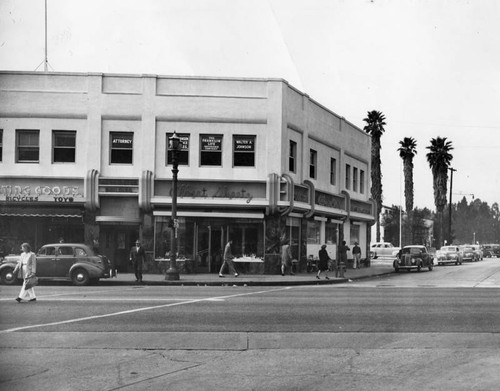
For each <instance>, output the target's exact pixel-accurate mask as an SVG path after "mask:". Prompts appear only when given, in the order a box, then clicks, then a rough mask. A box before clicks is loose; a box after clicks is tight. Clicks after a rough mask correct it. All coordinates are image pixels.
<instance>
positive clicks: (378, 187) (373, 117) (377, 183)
mask: <svg viewBox="0 0 500 391" xmlns="http://www.w3.org/2000/svg"><path fill="white" fill-rule="evenodd" d="M363 121H365V122H366V126H365V127H364V128H363V130H364V131H365V132H366V133H368V134H369V135H371V136H372V154H371V155H372V170H371V179H372V187H371V195H372V198H373V199H374V200H375V202H376V204H377V215H376V218H377V242H380V218H379V216H380V211H381V210H382V171H381V167H380V166H381V161H380V148H381V146H380V137H381V136H382V134H384V132H385V129H384V126H385V116H384V114H382V112H380V111H376V110H373V111H369V112H368V116H367V117H366V118H365V119H363Z"/></svg>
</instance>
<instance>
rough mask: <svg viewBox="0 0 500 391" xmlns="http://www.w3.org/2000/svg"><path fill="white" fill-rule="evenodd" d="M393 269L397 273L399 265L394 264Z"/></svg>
mask: <svg viewBox="0 0 500 391" xmlns="http://www.w3.org/2000/svg"><path fill="white" fill-rule="evenodd" d="M394 271H395V272H396V273H399V267H398V266H397V265H394Z"/></svg>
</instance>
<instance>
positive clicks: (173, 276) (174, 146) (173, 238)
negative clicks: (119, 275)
mask: <svg viewBox="0 0 500 391" xmlns="http://www.w3.org/2000/svg"><path fill="white" fill-rule="evenodd" d="M180 141H181V139H180V138H179V136H177V133H176V132H175V131H174V134H173V135H172V137H169V138H168V148H169V149H170V153H171V154H172V227H171V228H172V231H171V234H170V242H171V244H170V267H169V268H168V270H167V271H166V273H165V280H170V281H174V280H179V278H180V277H179V270H178V269H177V228H179V222H178V221H177V173H178V172H179V169H178V166H179V162H178V155H179V150H180Z"/></svg>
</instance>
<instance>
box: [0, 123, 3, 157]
mask: <svg viewBox="0 0 500 391" xmlns="http://www.w3.org/2000/svg"><path fill="white" fill-rule="evenodd" d="M2 156H3V130H2V129H0V162H1V161H2Z"/></svg>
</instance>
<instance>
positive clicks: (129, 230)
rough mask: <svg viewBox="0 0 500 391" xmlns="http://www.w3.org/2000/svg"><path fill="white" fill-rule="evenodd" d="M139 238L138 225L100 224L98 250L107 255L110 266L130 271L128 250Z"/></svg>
mask: <svg viewBox="0 0 500 391" xmlns="http://www.w3.org/2000/svg"><path fill="white" fill-rule="evenodd" d="M138 238H139V226H126V225H102V226H101V228H100V230H99V251H100V252H101V253H102V254H103V255H105V256H106V257H108V259H109V260H110V262H111V268H112V269H113V270H117V271H118V272H121V273H130V272H132V266H130V265H129V252H130V249H131V248H132V246H133V245H134V243H135V241H136V240H137V239H138Z"/></svg>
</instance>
